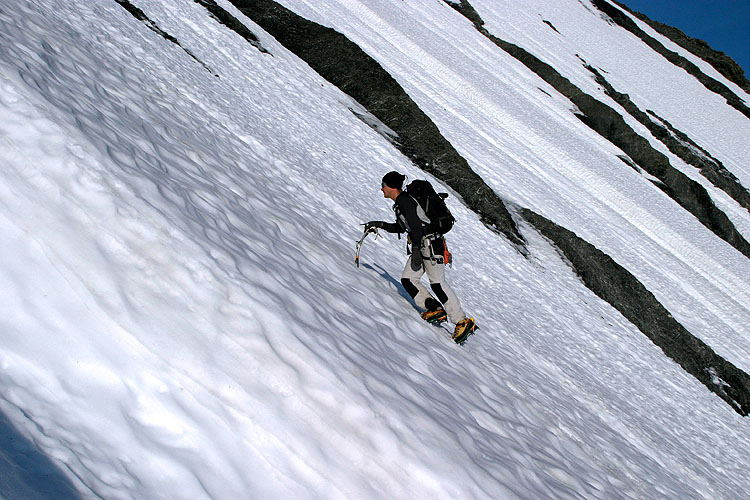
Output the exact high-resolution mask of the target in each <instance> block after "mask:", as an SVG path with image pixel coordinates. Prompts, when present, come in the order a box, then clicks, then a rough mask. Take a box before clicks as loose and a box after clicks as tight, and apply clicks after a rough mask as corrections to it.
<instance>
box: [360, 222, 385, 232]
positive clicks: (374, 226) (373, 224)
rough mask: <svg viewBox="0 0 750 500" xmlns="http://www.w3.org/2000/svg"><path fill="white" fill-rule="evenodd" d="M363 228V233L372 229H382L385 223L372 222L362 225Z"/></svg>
mask: <svg viewBox="0 0 750 500" xmlns="http://www.w3.org/2000/svg"><path fill="white" fill-rule="evenodd" d="M362 225H363V226H365V232H368V231H372V230H374V229H383V226H385V222H383V221H381V220H372V221H370V222H368V223H366V224H362Z"/></svg>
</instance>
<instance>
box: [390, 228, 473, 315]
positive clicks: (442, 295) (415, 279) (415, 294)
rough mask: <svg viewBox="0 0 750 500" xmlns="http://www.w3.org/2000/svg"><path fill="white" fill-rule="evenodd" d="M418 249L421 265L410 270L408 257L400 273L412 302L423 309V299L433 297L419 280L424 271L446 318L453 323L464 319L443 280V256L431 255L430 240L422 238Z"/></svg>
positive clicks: (461, 310)
mask: <svg viewBox="0 0 750 500" xmlns="http://www.w3.org/2000/svg"><path fill="white" fill-rule="evenodd" d="M420 250H421V253H422V263H423V266H422V267H421V268H420V269H419V270H418V271H414V270H412V268H411V257H409V259H408V260H407V261H406V267H405V268H404V273H403V274H402V275H401V283H402V284H403V285H404V288H406V291H407V292H408V293H409V295H411V296H412V298H413V299H414V302H416V303H417V306H419V307H421V308H423V309H425V308H426V306H425V301H426V300H427V299H429V298H431V297H433V295H432V294H431V293H430V292H429V291H428V290H427V287H425V286H424V285H423V284H422V281H421V278H422V275H423V274H424V273H425V271H426V272H427V277H428V278H429V280H430V288H432V291H433V292H435V296H436V297H437V300H439V301H440V303H441V304H443V308H444V309H445V312H446V313H447V314H448V319H450V321H451V323H454V324H455V323H458V322H459V321H461V320H463V319H465V318H466V314H464V311H463V309H462V308H461V303H460V302H459V301H458V297H456V294H455V293H454V292H453V290H452V289H451V287H450V286H448V283H447V282H446V281H445V264H444V263H443V256H442V255H433V252H432V247H431V241H430V240H427V239H425V240H424V243H423V244H422V248H421V249H420ZM413 251H416V250H413ZM433 298H434V297H433Z"/></svg>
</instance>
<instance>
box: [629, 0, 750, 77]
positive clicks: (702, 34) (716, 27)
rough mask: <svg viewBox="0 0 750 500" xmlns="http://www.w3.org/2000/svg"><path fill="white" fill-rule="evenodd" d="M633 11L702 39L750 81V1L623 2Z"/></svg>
mask: <svg viewBox="0 0 750 500" xmlns="http://www.w3.org/2000/svg"><path fill="white" fill-rule="evenodd" d="M621 1H622V3H624V4H625V5H627V6H628V7H630V8H631V9H632V10H635V11H638V12H642V13H644V14H646V15H647V16H648V17H650V18H651V19H654V20H656V21H659V22H662V23H664V24H669V25H670V26H674V27H676V28H679V29H681V30H682V31H684V32H685V33H686V34H688V35H689V36H691V37H693V38H701V39H703V40H705V41H706V42H708V44H709V45H710V46H711V47H713V48H714V49H716V50H720V51H722V52H725V53H726V54H727V55H729V57H731V58H732V59H734V60H735V61H737V63H738V64H739V65H740V66H742V68H743V69H744V70H745V76H747V77H748V78H750V0H621Z"/></svg>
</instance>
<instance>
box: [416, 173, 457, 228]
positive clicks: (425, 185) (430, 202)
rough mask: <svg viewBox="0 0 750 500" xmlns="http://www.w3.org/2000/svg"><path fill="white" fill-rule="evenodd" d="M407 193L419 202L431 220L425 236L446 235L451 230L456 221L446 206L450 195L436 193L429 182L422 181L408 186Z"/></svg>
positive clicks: (426, 226)
mask: <svg viewBox="0 0 750 500" xmlns="http://www.w3.org/2000/svg"><path fill="white" fill-rule="evenodd" d="M406 192H407V193H409V195H410V196H412V197H413V198H414V199H415V200H417V203H419V206H421V207H422V210H424V213H425V214H427V217H428V218H429V219H430V223H429V224H427V225H425V227H424V233H425V234H432V233H437V234H445V233H447V232H448V231H450V230H451V228H452V227H453V223H454V222H456V219H455V218H453V214H451V211H450V210H448V207H447V206H446V205H445V198H447V197H448V193H436V192H435V188H433V187H432V184H430V183H429V181H425V180H420V179H418V180H415V181H412V182H411V183H409V185H408V186H406Z"/></svg>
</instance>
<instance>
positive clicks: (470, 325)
mask: <svg viewBox="0 0 750 500" xmlns="http://www.w3.org/2000/svg"><path fill="white" fill-rule="evenodd" d="M476 329H477V325H476V323H474V318H466V319H462V320H461V321H459V322H458V323H456V330H455V331H454V332H453V336H452V337H451V338H452V339H453V341H454V342H455V343H456V344H463V343H464V341H465V340H466V339H467V338H468V337H469V335H471V334H472V333H474V331H475V330H476Z"/></svg>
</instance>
